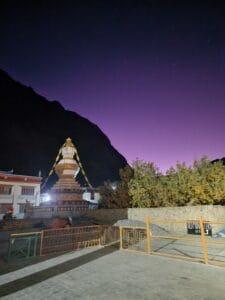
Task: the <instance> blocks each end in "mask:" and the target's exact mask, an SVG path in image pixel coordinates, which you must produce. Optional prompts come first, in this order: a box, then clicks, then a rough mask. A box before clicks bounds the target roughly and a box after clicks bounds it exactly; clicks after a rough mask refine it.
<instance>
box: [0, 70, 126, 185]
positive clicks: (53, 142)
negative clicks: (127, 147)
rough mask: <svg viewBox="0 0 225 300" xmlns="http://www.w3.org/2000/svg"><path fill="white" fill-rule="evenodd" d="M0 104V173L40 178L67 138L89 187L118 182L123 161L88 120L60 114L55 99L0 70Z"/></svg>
mask: <svg viewBox="0 0 225 300" xmlns="http://www.w3.org/2000/svg"><path fill="white" fill-rule="evenodd" d="M0 103H1V109H0V128H1V147H0V170H11V169H14V173H18V174H27V175H38V172H39V170H41V171H42V176H43V177H45V176H46V175H47V174H48V172H49V170H50V169H51V167H52V165H53V163H54V161H55V158H56V156H57V153H58V150H59V148H60V146H61V145H62V144H63V143H64V141H65V139H66V138H67V137H68V136H70V137H71V138H72V140H73V142H74V144H75V145H76V147H77V150H78V153H79V155H80V159H81V162H82V164H83V167H84V169H85V171H86V173H87V176H88V178H89V180H90V182H91V183H92V185H93V186H99V185H101V184H102V183H103V182H104V181H105V180H108V179H109V180H111V181H116V180H118V179H119V169H120V168H123V167H124V166H125V165H126V164H127V162H126V160H125V158H124V157H123V156H122V155H120V154H119V153H118V152H117V150H115V149H114V148H113V146H112V145H111V143H110V140H109V139H108V138H107V136H106V135H105V134H104V133H103V132H102V131H101V130H100V129H99V128H98V126H96V125H95V124H93V123H91V122H90V121H89V120H87V119H85V118H83V117H81V116H80V115H79V114H77V113H75V112H72V111H67V110H65V109H64V108H63V107H62V105H61V104H60V103H59V102H57V101H48V100H47V99H45V98H44V97H42V96H40V95H38V94H37V93H36V92H35V91H34V90H33V89H32V88H30V87H26V86H24V85H22V84H20V83H19V82H16V81H14V80H13V79H12V78H11V77H10V76H9V75H8V74H7V73H5V72H4V71H2V70H0ZM53 180H54V179H53ZM80 181H82V178H81V176H80Z"/></svg>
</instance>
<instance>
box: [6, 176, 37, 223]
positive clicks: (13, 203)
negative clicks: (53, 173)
mask: <svg viewBox="0 0 225 300" xmlns="http://www.w3.org/2000/svg"><path fill="white" fill-rule="evenodd" d="M41 179H42V178H41V177H36V176H26V175H16V174H11V173H6V172H0V219H2V217H3V215H4V214H5V213H6V212H7V211H8V210H9V209H13V216H15V217H17V218H19V219H21V218H23V217H24V212H25V207H26V205H27V204H28V205H29V203H30V204H31V205H35V206H38V205H39V203H40V185H41Z"/></svg>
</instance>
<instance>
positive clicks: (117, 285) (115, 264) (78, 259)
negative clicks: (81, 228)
mask: <svg viewBox="0 0 225 300" xmlns="http://www.w3.org/2000/svg"><path fill="white" fill-rule="evenodd" d="M224 295H225V268H222V267H215V266H206V265H204V264H200V263H194V262H187V261H183V260H177V259H170V258H166V257H159V256H155V255H154V256H149V255H146V254H141V253H132V252H125V251H118V249H117V248H116V247H115V246H114V247H113V246H111V247H105V248H100V247H95V248H89V249H84V250H81V251H76V252H71V253H68V254H64V255H61V256H58V257H56V258H52V259H49V260H47V261H44V262H40V263H37V264H34V265H33V266H27V267H25V268H23V269H20V270H17V271H14V272H11V273H8V274H5V275H2V276H0V297H1V296H2V297H3V298H2V299H27V300H30V299H32V300H35V299H48V300H50V299H98V300H100V299H107V300H110V299H116V300H119V299H123V300H126V299H153V300H155V299H210V300H211V299H224V298H225V296H224Z"/></svg>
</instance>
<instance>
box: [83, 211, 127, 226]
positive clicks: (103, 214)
mask: <svg viewBox="0 0 225 300" xmlns="http://www.w3.org/2000/svg"><path fill="white" fill-rule="evenodd" d="M82 215H83V216H87V217H90V218H93V219H95V220H96V221H98V222H100V223H106V224H113V223H116V221H118V220H123V219H128V209H127V208H121V209H96V210H89V211H85V212H84V213H83V214H82Z"/></svg>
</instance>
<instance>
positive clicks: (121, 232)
mask: <svg viewBox="0 0 225 300" xmlns="http://www.w3.org/2000/svg"><path fill="white" fill-rule="evenodd" d="M122 249H123V228H122V226H120V250H122Z"/></svg>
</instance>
